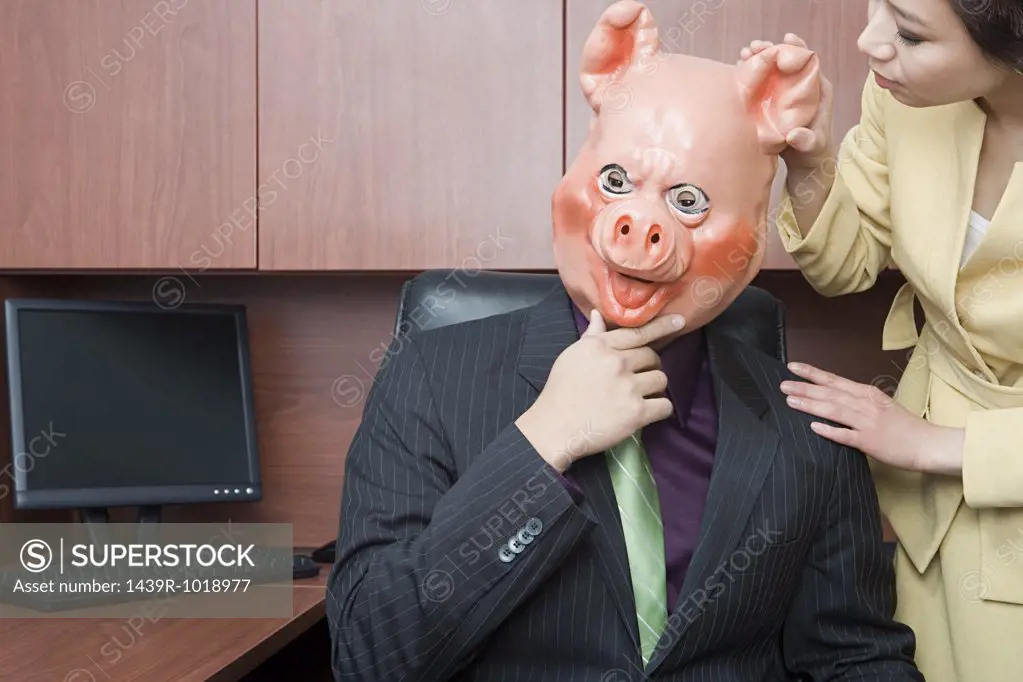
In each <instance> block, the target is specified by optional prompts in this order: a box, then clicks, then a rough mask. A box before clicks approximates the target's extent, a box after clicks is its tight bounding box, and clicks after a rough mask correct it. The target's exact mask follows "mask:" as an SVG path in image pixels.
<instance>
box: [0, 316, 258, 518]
mask: <svg viewBox="0 0 1023 682" xmlns="http://www.w3.org/2000/svg"><path fill="white" fill-rule="evenodd" d="M16 314H17V330H18V338H17V347H18V354H17V357H16V358H15V360H16V363H17V365H18V366H20V393H21V430H22V433H23V438H24V441H25V443H24V445H25V447H26V449H27V450H26V451H27V452H28V457H27V459H24V460H23V461H24V462H25V463H24V464H22V465H20V466H19V469H21V470H23V472H22V473H23V475H24V481H25V486H24V489H25V490H26V491H28V492H31V491H44V490H45V491H59V490H73V489H87V488H106V489H109V488H129V487H130V488H147V487H166V486H203V487H216V486H219V485H227V486H234V485H237V484H244V483H245V482H248V481H252V480H253V475H254V472H253V471H252V466H251V464H252V462H251V459H250V456H249V451H250V443H249V437H250V431H249V427H250V419H251V417H248V416H247V414H248V413H247V410H248V409H249V406H248V405H247V403H246V390H245V389H246V388H247V378H246V377H244V376H243V375H244V373H245V372H246V370H247V367H246V366H245V364H246V363H245V362H243V360H242V359H241V358H242V355H241V353H240V350H239V349H240V345H239V335H240V334H242V333H243V330H241V329H239V322H238V318H237V317H236V316H235V315H233V314H225V313H195V312H193V313H189V312H181V311H175V312H166V311H152V312H147V311H145V310H141V309H136V310H131V311H128V312H126V311H116V310H109V311H101V310H75V309H67V310H59V309H56V310H46V309H32V308H27V309H22V310H18V311H17V313H16ZM245 357H246V358H247V355H245ZM51 429H52V431H53V432H54V435H53V436H52V437H51V438H49V439H48V441H52V447H50V448H49V451H48V452H47V453H46V455H45V456H44V457H40V456H35V455H33V454H32V452H31V449H30V448H28V446H29V442H30V440H31V438H32V437H33V436H35V435H39V434H46V433H47V432H49V431H50V430H51ZM57 434H59V435H57ZM39 442H40V443H42V445H45V444H48V443H47V442H43V441H39ZM42 445H40V446H39V448H38V449H41V448H42ZM29 464H30V466H29ZM216 492H217V493H218V494H219V493H220V492H221V491H220V490H219V489H217V490H216ZM250 492H251V491H250ZM204 497H206V496H204ZM182 501H185V500H182Z"/></svg>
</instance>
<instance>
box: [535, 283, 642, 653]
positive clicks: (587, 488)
mask: <svg viewBox="0 0 1023 682" xmlns="http://www.w3.org/2000/svg"><path fill="white" fill-rule="evenodd" d="M578 339H579V331H578V329H577V328H576V325H575V319H574V317H573V313H572V304H571V299H570V298H569V297H568V292H567V291H565V289H564V287H562V286H557V287H556V288H555V289H554V290H553V291H552V292H551V293H550V295H548V296H547V297H546V298H544V299H543V300H542V301H540V302H539V303H537V304H536V305H535V306H533V308H532V309H531V310H530V311H529V315H528V317H527V319H526V324H525V330H524V333H523V341H522V347H521V351H520V353H519V366H518V371H519V374H520V375H521V377H522V378H523V379H525V381H526V382H527V383H528V384H529V386H530V387H531V395H530V398H529V400H528V401H527V404H526V405H525V406H524V407H523V409H525V408H527V407H528V406H529V405H531V404H532V403H533V401H534V400H535V399H536V396H537V395H539V392H540V391H542V390H543V387H544V386H545V385H546V383H547V377H548V375H549V374H550V372H551V367H552V366H553V365H554V361H555V360H556V359H557V358H558V356H559V355H560V354H561V353H562V352H563V351H564V350H565V349H566V348H567V347H568V346H570V345H571V344H573V343H575V342H576V341H577V340H578ZM594 428H597V429H599V428H600V425H599V424H595V425H594ZM568 476H569V477H570V478H571V479H572V480H573V481H574V482H575V483H576V485H578V486H579V488H580V489H581V490H582V492H583V497H584V502H583V508H584V509H586V510H588V511H589V513H590V514H591V515H592V516H593V517H594V518H595V520H596V521H597V523H596V526H595V528H594V529H593V533H592V534H591V536H590V537H591V539H592V540H593V543H594V546H595V549H596V552H597V555H598V559H597V564H598V565H599V567H600V572H601V575H602V577H603V579H604V581H605V583H606V585H607V588H608V591H609V593H610V594H611V597H612V600H613V601H614V604H615V608H616V609H617V610H618V614H619V616H620V617H621V619H622V622H623V624H624V625H625V628H626V629H627V630H628V632H629V637H630V638H631V640H632V643H633V645H634V646H635V647H636V648H637V649H638V647H639V626H638V624H637V622H636V603H635V599H634V597H633V594H632V578H631V575H630V573H629V563H628V552H627V550H626V546H625V536H624V535H623V534H622V523H621V517H620V516H619V515H618V502H617V500H616V498H615V494H614V487H613V486H612V484H611V475H610V474H609V473H608V469H607V461H606V459H605V458H604V457H603V456H601V455H599V454H597V455H593V456H590V457H584V458H582V459H580V460H579V461H577V462H576V463H575V464H573V465H572V467H571V469H570V470H569V473H568Z"/></svg>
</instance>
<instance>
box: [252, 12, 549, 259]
mask: <svg viewBox="0 0 1023 682" xmlns="http://www.w3.org/2000/svg"><path fill="white" fill-rule="evenodd" d="M562 45H563V8H562V3H560V2H554V1H552V0H516V1H515V2H503V1H502V2H492V1H486V2H475V1H473V2H466V1H464V0H410V1H408V2H381V1H380V0H260V3H259V131H260V135H259V179H260V186H261V187H264V188H265V191H266V192H267V198H266V200H265V201H263V202H261V205H260V216H259V217H260V222H259V237H260V238H259V261H260V269H264V270H296V269H299V270H307V269H311V270H325V269H346V270H347V269H356V270H370V269H372V270H379V269H384V270H392V269H417V268H431V267H456V268H457V267H464V268H466V269H467V270H470V271H473V270H476V269H478V268H480V267H483V268H487V269H492V268H537V267H540V268H546V267H553V257H552V256H551V248H550V221H551V218H550V199H551V194H552V193H553V191H554V189H555V186H556V185H557V182H558V180H559V179H560V177H561V175H562V171H563V167H562V155H563V150H562V127H563V117H564V113H563V91H562V86H563V83H562V73H563V72H562ZM315 140H319V141H320V142H319V144H312V145H311V144H310V142H311V141H315ZM300 150H301V151H300ZM302 154H304V158H303V157H302ZM270 192H272V193H273V195H272V196H271V195H270Z"/></svg>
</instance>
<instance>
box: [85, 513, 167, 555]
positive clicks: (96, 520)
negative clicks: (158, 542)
mask: <svg viewBox="0 0 1023 682" xmlns="http://www.w3.org/2000/svg"><path fill="white" fill-rule="evenodd" d="M160 512H161V507H160V505H145V506H141V507H138V541H139V542H141V543H143V544H144V543H145V542H146V541H147V540H149V539H152V538H153V533H152V532H150V531H151V530H152V528H151V527H152V526H153V525H154V524H157V523H160ZM80 514H81V520H82V523H84V524H85V528H86V532H88V534H89V540H90V541H91V542H92V544H93V545H105V544H107V543H108V542H110V536H109V535H108V534H107V531H106V528H105V527H104V524H107V523H110V511H109V510H108V509H107V508H106V507H85V508H83V509H81V510H80Z"/></svg>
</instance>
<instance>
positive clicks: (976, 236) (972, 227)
mask: <svg viewBox="0 0 1023 682" xmlns="http://www.w3.org/2000/svg"><path fill="white" fill-rule="evenodd" d="M990 225H991V221H990V220H988V219H987V218H985V217H984V216H982V215H981V214H979V213H977V212H976V211H970V223H969V229H967V230H966V243H965V244H964V245H963V255H962V258H961V259H960V260H959V267H960V268H961V267H963V265H964V264H965V263H966V259H967V258H969V257H970V255H971V254H972V253H973V252H974V250H976V248H977V246H978V245H979V244H980V240H981V239H983V238H984V234H985V233H986V232H987V228H988V227H989V226H990Z"/></svg>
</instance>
